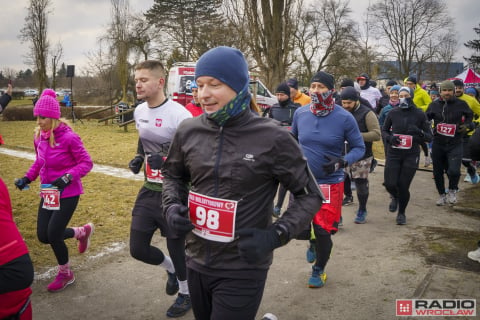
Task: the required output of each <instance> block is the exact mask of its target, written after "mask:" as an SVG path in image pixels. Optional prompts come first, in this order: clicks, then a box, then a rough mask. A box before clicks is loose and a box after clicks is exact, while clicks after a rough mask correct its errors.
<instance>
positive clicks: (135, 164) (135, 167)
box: [128, 156, 143, 174]
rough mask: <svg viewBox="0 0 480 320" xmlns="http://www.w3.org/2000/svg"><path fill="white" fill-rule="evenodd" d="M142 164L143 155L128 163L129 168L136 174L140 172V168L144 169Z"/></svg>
mask: <svg viewBox="0 0 480 320" xmlns="http://www.w3.org/2000/svg"><path fill="white" fill-rule="evenodd" d="M142 164H143V157H142V156H136V157H135V158H133V159H132V160H130V162H129V163H128V168H129V169H130V171H132V172H133V173H134V174H138V173H139V172H140V169H142Z"/></svg>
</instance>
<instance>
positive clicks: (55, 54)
mask: <svg viewBox="0 0 480 320" xmlns="http://www.w3.org/2000/svg"><path fill="white" fill-rule="evenodd" d="M50 55H51V56H52V88H53V90H55V89H56V88H57V67H58V63H59V62H60V60H61V59H62V57H63V46H62V43H61V42H57V44H56V45H55V47H54V48H53V50H52V51H51V52H50Z"/></svg>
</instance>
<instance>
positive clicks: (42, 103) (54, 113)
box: [33, 89, 60, 119]
mask: <svg viewBox="0 0 480 320" xmlns="http://www.w3.org/2000/svg"><path fill="white" fill-rule="evenodd" d="M33 115H34V116H35V117H37V116H40V117H44V118H52V119H59V118H60V104H59V103H58V101H57V94H56V93H55V91H53V90H52V89H45V90H43V92H42V95H41V96H40V99H38V100H37V102H36V103H35V107H34V108H33Z"/></svg>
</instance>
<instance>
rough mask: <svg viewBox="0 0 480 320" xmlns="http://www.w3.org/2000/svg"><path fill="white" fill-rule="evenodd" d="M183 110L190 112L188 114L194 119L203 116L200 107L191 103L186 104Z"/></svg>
mask: <svg viewBox="0 0 480 320" xmlns="http://www.w3.org/2000/svg"><path fill="white" fill-rule="evenodd" d="M185 108H186V109H187V110H188V111H190V113H191V114H192V116H194V117H198V116H200V115H202V114H203V110H202V107H201V106H197V105H196V104H195V103H193V102H190V103H189V104H187V105H186V106H185Z"/></svg>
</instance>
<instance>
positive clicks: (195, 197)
mask: <svg viewBox="0 0 480 320" xmlns="http://www.w3.org/2000/svg"><path fill="white" fill-rule="evenodd" d="M188 208H189V210H190V221H191V222H192V224H193V225H194V226H195V229H193V231H192V232H193V233H195V234H196V235H197V236H199V237H202V238H204V239H207V240H212V241H218V242H231V241H233V239H234V236H235V216H236V214H237V201H235V200H225V199H219V198H213V197H209V196H205V195H202V194H199V193H196V192H192V191H190V194H189V195H188Z"/></svg>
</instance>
